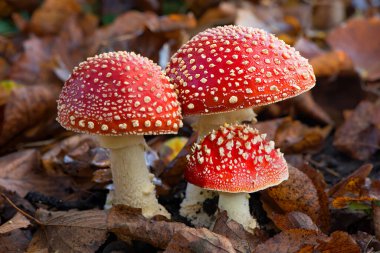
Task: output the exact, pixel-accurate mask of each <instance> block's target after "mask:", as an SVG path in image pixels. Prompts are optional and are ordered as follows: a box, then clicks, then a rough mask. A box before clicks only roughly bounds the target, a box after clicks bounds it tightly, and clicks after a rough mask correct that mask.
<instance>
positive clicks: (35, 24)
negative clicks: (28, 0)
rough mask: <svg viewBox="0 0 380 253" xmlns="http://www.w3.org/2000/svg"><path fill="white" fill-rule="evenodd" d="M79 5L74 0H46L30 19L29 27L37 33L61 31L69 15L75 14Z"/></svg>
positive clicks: (48, 33)
mask: <svg viewBox="0 0 380 253" xmlns="http://www.w3.org/2000/svg"><path fill="white" fill-rule="evenodd" d="M80 11H81V7H80V5H79V3H78V2H77V1H74V0H46V1H44V2H43V4H42V5H41V7H40V8H38V9H37V10H36V11H35V12H34V13H33V16H32V18H31V20H30V29H31V31H32V32H34V33H36V34H38V35H52V34H57V33H58V32H59V31H61V29H62V27H63V25H64V24H65V21H66V20H67V19H68V18H69V17H70V16H71V15H77V14H79V12H80Z"/></svg>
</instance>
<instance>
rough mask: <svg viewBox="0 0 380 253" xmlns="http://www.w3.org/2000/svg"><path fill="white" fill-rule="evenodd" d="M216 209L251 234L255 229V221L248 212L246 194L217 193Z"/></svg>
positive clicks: (247, 195)
mask: <svg viewBox="0 0 380 253" xmlns="http://www.w3.org/2000/svg"><path fill="white" fill-rule="evenodd" d="M218 207H219V209H220V210H225V211H227V214H228V217H229V218H230V219H233V220H235V221H237V222H238V223H240V224H241V225H243V227H244V228H245V229H246V230H248V231H250V232H251V231H253V230H254V229H255V228H256V227H257V222H256V219H255V218H253V217H252V215H251V213H250V212H249V194H248V193H227V192H219V203H218Z"/></svg>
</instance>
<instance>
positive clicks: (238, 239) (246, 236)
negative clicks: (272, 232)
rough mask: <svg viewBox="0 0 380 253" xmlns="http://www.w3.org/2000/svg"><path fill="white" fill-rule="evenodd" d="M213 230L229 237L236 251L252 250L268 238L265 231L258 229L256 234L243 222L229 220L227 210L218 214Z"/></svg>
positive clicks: (242, 252)
mask: <svg viewBox="0 0 380 253" xmlns="http://www.w3.org/2000/svg"><path fill="white" fill-rule="evenodd" d="M212 231H213V232H215V233H217V234H220V235H223V236H225V237H227V238H228V239H229V240H230V242H231V244H232V246H233V247H234V249H235V250H236V252H241V253H244V252H252V251H253V249H254V248H255V247H256V246H257V245H258V244H259V243H261V242H263V241H264V240H265V239H266V236H265V235H264V234H263V233H264V232H263V231H261V230H259V229H256V231H255V234H251V233H249V232H248V231H246V230H245V229H244V227H243V226H242V225H241V224H239V223H237V222H236V221H234V220H229V219H228V216H227V212H226V211H223V212H221V213H219V214H218V216H217V217H216V220H215V224H214V226H213V229H212Z"/></svg>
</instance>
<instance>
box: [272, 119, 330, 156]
mask: <svg viewBox="0 0 380 253" xmlns="http://www.w3.org/2000/svg"><path fill="white" fill-rule="evenodd" d="M330 130H331V127H329V126H327V127H325V128H320V127H308V126H306V125H304V124H302V123H301V122H300V121H293V120H292V119H290V118H286V119H285V120H284V122H283V123H282V124H281V125H280V126H279V128H278V129H277V133H276V137H275V143H276V144H277V146H278V147H279V148H281V151H283V152H285V153H301V152H306V151H308V150H309V151H310V150H315V149H318V148H319V147H320V146H321V144H322V143H323V141H324V139H325V138H326V137H327V135H328V134H329V132H330Z"/></svg>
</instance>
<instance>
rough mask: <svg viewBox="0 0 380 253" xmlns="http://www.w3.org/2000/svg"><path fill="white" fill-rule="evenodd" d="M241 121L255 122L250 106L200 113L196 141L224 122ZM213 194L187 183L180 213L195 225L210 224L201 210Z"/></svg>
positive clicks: (207, 216)
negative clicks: (226, 110)
mask: <svg viewBox="0 0 380 253" xmlns="http://www.w3.org/2000/svg"><path fill="white" fill-rule="evenodd" d="M243 121H252V122H256V114H255V112H254V111H253V109H252V108H247V109H241V110H236V111H231V112H223V113H218V114H205V115H201V116H199V118H198V121H197V122H196V123H195V124H194V125H193V129H194V130H196V131H197V132H198V140H197V142H199V141H200V140H202V139H203V138H204V136H206V135H208V134H209V133H210V132H211V131H212V130H216V129H218V128H219V127H220V126H223V125H224V124H225V123H228V124H234V123H238V122H239V123H240V122H243ZM214 196H215V193H214V192H213V191H209V190H205V189H202V188H200V187H198V186H196V185H193V184H190V183H188V184H187V187H186V197H185V199H184V200H183V201H182V203H181V209H180V214H181V215H182V216H184V217H186V218H188V219H189V220H190V221H191V223H192V224H193V225H195V226H206V227H209V226H211V224H212V217H209V215H208V214H206V213H205V212H203V211H202V207H203V202H204V201H205V200H206V199H210V198H213V197H214Z"/></svg>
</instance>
